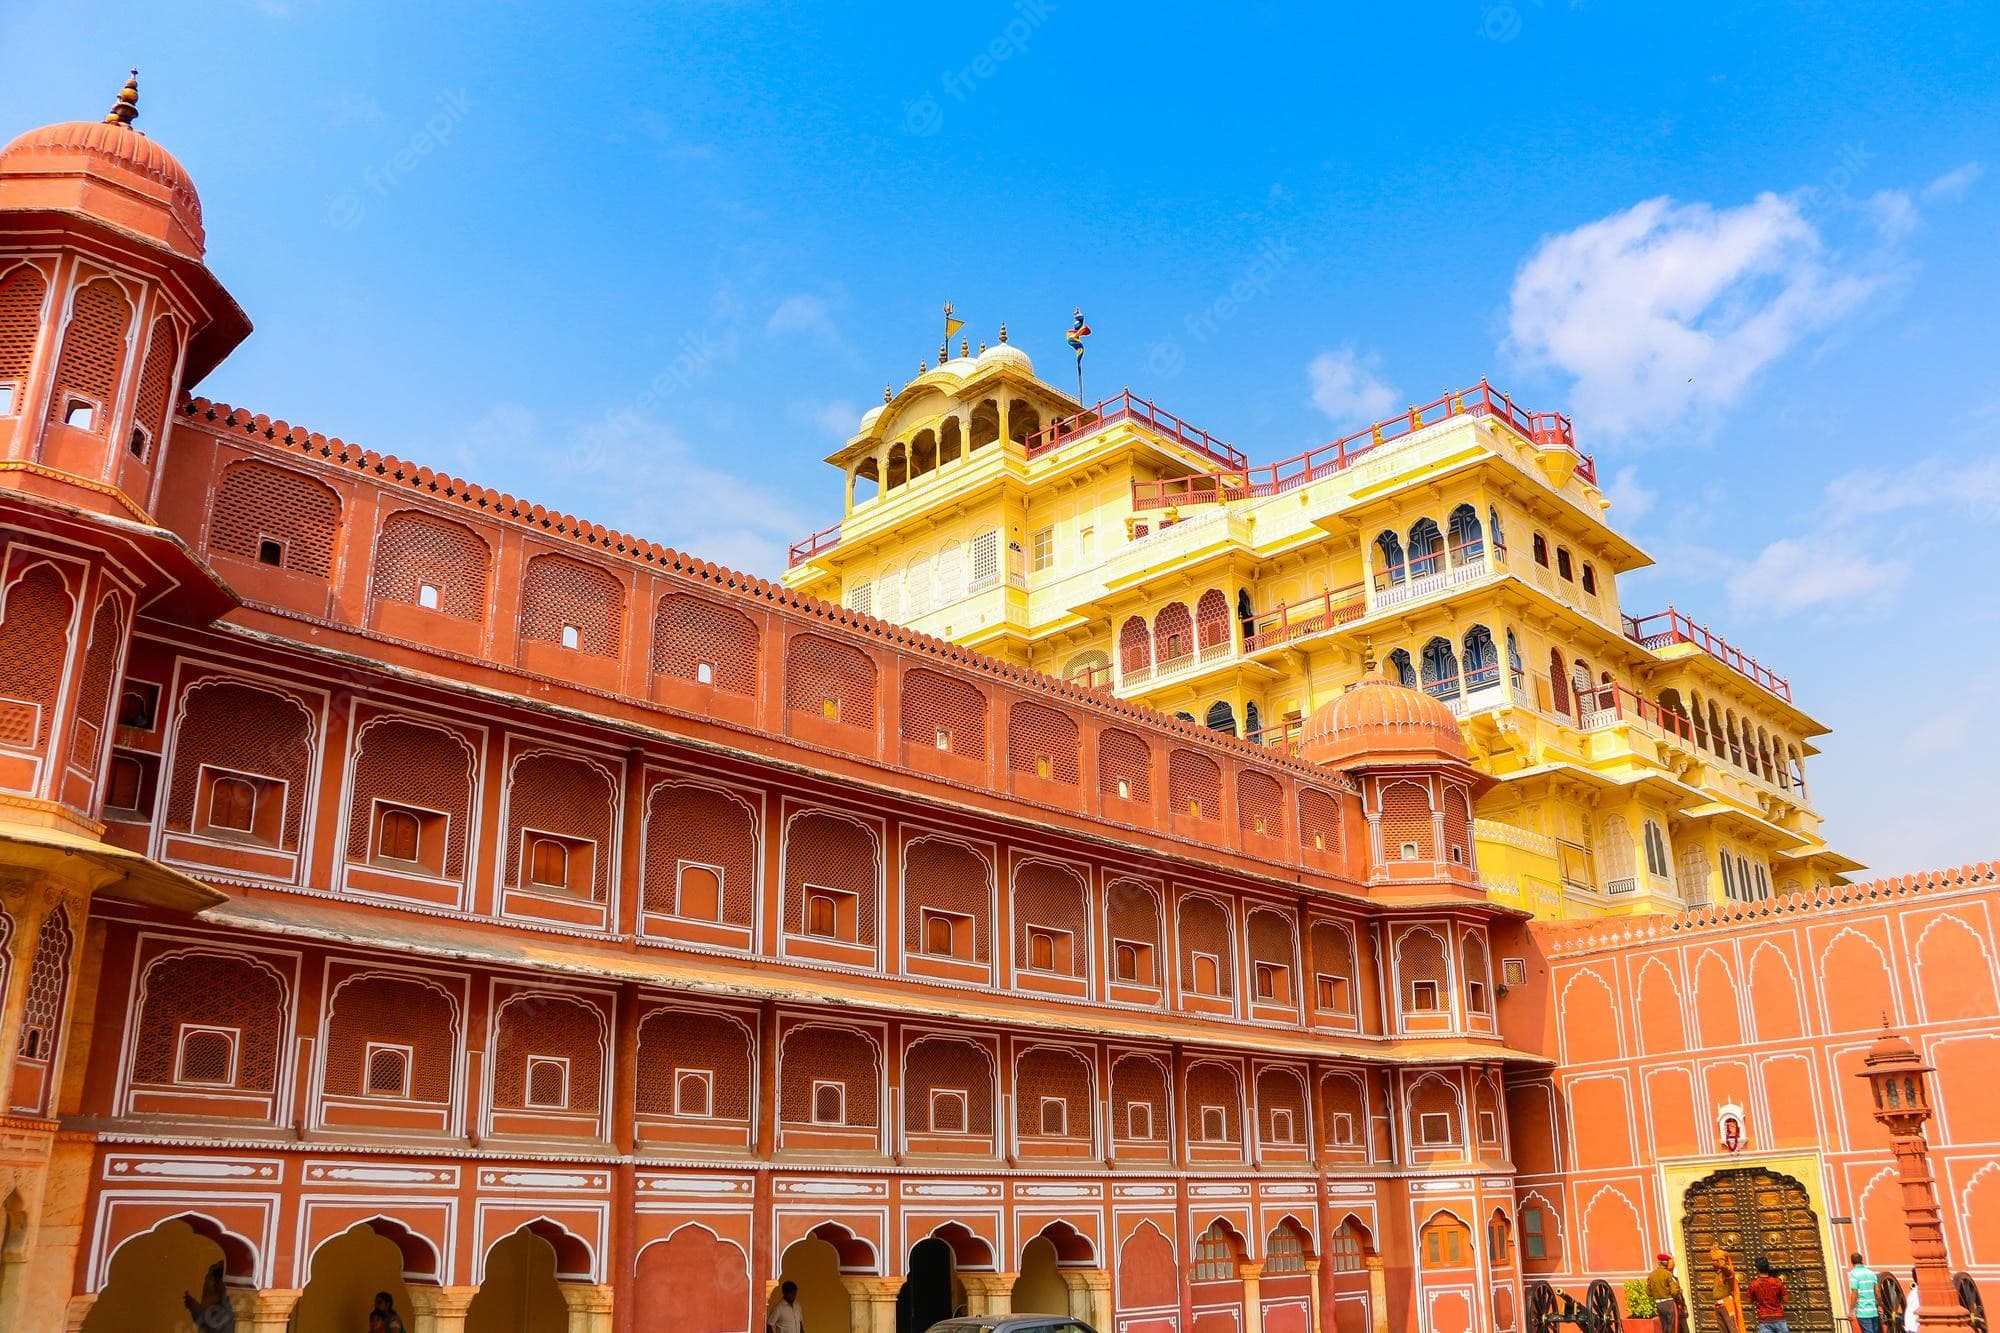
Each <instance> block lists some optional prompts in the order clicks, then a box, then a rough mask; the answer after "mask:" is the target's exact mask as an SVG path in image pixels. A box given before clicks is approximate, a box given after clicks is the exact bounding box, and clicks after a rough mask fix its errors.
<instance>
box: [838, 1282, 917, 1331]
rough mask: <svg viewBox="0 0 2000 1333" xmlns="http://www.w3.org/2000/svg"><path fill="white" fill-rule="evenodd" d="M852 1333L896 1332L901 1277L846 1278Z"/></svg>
mask: <svg viewBox="0 0 2000 1333" xmlns="http://www.w3.org/2000/svg"><path fill="white" fill-rule="evenodd" d="M841 1282H842V1283H844V1284H845V1285H846V1287H847V1305H848V1320H849V1322H848V1328H849V1330H850V1333H896V1293H897V1292H899V1291H901V1290H902V1289H903V1279H901V1278H899V1277H845V1278H842V1279H841Z"/></svg>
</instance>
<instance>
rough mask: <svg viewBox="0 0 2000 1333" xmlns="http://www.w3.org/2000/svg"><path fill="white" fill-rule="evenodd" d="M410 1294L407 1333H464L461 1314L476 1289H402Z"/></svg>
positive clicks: (469, 1307)
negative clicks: (408, 1327)
mask: <svg viewBox="0 0 2000 1333" xmlns="http://www.w3.org/2000/svg"><path fill="white" fill-rule="evenodd" d="M405 1290H406V1291H408V1292H409V1294H410V1321H409V1322H410V1333H465V1312H466V1311H467V1310H469V1309H471V1308H472V1298H473V1297H474V1296H477V1295H478V1294H479V1288H477V1287H420V1286H410V1287H406V1288H405Z"/></svg>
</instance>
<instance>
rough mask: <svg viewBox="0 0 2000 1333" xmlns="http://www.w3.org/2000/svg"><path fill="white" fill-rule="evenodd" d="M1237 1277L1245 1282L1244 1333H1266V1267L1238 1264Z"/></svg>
mask: <svg viewBox="0 0 2000 1333" xmlns="http://www.w3.org/2000/svg"><path fill="white" fill-rule="evenodd" d="M1236 1276H1237V1277H1238V1278H1240V1279H1241V1280H1242V1282H1243V1333H1264V1298H1263V1295H1262V1288H1263V1285H1264V1265H1262V1264H1238V1265H1236Z"/></svg>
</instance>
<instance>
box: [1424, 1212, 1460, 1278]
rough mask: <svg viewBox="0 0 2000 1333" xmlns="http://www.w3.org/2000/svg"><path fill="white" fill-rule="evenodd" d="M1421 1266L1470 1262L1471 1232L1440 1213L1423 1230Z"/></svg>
mask: <svg viewBox="0 0 2000 1333" xmlns="http://www.w3.org/2000/svg"><path fill="white" fill-rule="evenodd" d="M1422 1243H1423V1266H1424V1267H1425V1268H1456V1267H1459V1266H1460V1265H1462V1264H1468V1263H1470V1262H1472V1234H1471V1233H1470V1232H1469V1231H1467V1230H1466V1229H1465V1224H1464V1223H1463V1222H1460V1221H1459V1220H1458V1219H1457V1218H1455V1217H1452V1216H1450V1215H1449V1214H1445V1213H1440V1214H1439V1215H1438V1216H1437V1217H1435V1218H1433V1219H1431V1221H1430V1222H1429V1224H1427V1225H1426V1226H1425V1227H1424V1230H1423V1240H1422Z"/></svg>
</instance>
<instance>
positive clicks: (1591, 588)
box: [1583, 560, 1597, 597]
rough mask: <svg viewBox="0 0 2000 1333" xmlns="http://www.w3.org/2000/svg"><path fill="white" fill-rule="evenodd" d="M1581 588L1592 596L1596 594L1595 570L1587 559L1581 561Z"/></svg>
mask: <svg viewBox="0 0 2000 1333" xmlns="http://www.w3.org/2000/svg"><path fill="white" fill-rule="evenodd" d="M1583 590H1584V591H1585V592H1587V593H1589V594H1590V595H1591V596H1593V597H1595V596H1596V595H1597V571H1596V570H1595V569H1592V568H1591V567H1590V562H1589V561H1588V560H1586V561H1584V562H1583Z"/></svg>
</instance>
